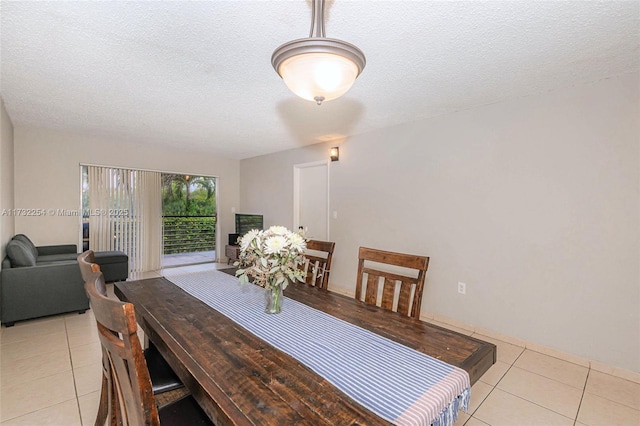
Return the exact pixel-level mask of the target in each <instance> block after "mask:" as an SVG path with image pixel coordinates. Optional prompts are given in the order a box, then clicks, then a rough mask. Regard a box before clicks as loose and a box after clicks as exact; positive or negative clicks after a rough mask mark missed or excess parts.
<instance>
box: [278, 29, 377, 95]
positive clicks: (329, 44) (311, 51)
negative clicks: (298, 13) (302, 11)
mask: <svg viewBox="0 0 640 426" xmlns="http://www.w3.org/2000/svg"><path fill="white" fill-rule="evenodd" d="M271 64H272V65H273V68H274V69H275V70H276V72H277V73H278V74H279V75H280V77H282V79H283V80H284V82H285V84H286V85H287V87H288V88H289V89H290V90H291V91H292V92H293V93H295V94H296V95H298V96H300V97H301V98H303V99H306V100H309V101H314V102H316V103H317V104H318V105H320V104H321V103H322V102H323V101H330V100H332V99H336V98H338V97H340V96H342V95H344V94H345V93H346V92H347V91H348V90H349V89H350V88H351V86H352V85H353V83H354V82H355V80H356V78H357V77H358V75H360V73H361V72H362V70H363V69H364V66H365V64H366V59H365V57H364V54H363V53H362V51H361V50H360V49H358V48H357V47H355V46H354V45H352V44H349V43H347V42H344V41H342V40H336V39H328V38H321V37H310V38H305V39H299V40H293V41H290V42H288V43H285V44H283V45H282V46H280V47H278V48H277V49H276V50H275V52H273V55H272V56H271Z"/></svg>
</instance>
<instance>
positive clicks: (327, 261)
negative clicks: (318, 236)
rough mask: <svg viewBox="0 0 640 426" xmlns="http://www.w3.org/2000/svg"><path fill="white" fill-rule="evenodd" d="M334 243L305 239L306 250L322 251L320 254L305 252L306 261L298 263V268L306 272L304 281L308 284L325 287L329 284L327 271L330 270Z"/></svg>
mask: <svg viewBox="0 0 640 426" xmlns="http://www.w3.org/2000/svg"><path fill="white" fill-rule="evenodd" d="M335 246H336V243H334V242H331V241H318V240H309V241H307V250H313V251H315V252H324V257H322V255H321V254H318V255H316V254H311V253H309V254H305V257H306V258H307V262H305V263H304V264H301V265H300V268H301V269H303V270H304V271H306V272H307V277H306V278H305V282H306V283H307V284H309V285H312V286H315V287H319V288H322V289H326V288H327V286H328V285H329V272H330V271H331V261H332V258H333V250H334V249H335Z"/></svg>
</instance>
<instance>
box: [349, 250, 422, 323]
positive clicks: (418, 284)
mask: <svg viewBox="0 0 640 426" xmlns="http://www.w3.org/2000/svg"><path fill="white" fill-rule="evenodd" d="M358 258H359V261H358V277H357V282H356V299H358V300H363V298H362V297H363V291H364V302H365V303H368V304H371V305H378V306H381V307H382V308H384V309H388V310H390V311H394V312H400V313H402V314H404V315H407V316H410V317H413V318H420V307H421V306H422V291H423V289H424V280H425V277H426V275H427V268H429V258H428V257H425V256H416V255H412V254H404V253H394V252H390V251H384V250H376V249H372V248H367V247H360V251H359V255H358ZM365 262H366V264H365ZM371 263H375V264H385V265H393V266H396V267H401V268H406V269H413V270H414V271H413V273H412V275H417V276H409V275H407V276H405V275H401V273H405V272H404V271H405V270H406V269H402V270H401V272H397V273H396V272H385V271H381V270H379V269H374V268H373V267H370V265H371ZM376 268H377V267H376ZM386 269H390V268H386ZM398 269H399V268H398ZM409 272H411V271H407V273H409ZM416 272H417V274H416ZM365 275H366V281H365V280H364V277H365ZM381 281H382V282H383V288H382V297H381V300H380V301H378V288H379V284H380V282H381ZM364 282H366V286H365V287H364V289H363V283H364ZM398 286H399V290H398V291H396V290H397V287H398ZM396 293H397V297H396Z"/></svg>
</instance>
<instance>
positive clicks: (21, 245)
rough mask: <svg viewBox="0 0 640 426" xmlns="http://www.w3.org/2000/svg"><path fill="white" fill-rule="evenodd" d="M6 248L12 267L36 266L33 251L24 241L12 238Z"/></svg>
mask: <svg viewBox="0 0 640 426" xmlns="http://www.w3.org/2000/svg"><path fill="white" fill-rule="evenodd" d="M6 250H7V256H8V257H9V260H10V261H11V266H12V267H20V266H34V265H35V264H36V257H35V256H34V255H33V251H31V248H30V247H29V246H28V245H27V244H25V242H24V241H21V240H15V239H14V240H11V241H9V243H8V244H7V248H6Z"/></svg>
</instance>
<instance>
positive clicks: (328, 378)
mask: <svg viewBox="0 0 640 426" xmlns="http://www.w3.org/2000/svg"><path fill="white" fill-rule="evenodd" d="M225 272H226V273H225ZM190 280H192V281H193V280H196V281H197V282H198V284H199V287H198V288H199V290H198V291H200V292H204V294H206V297H201V296H199V294H198V293H197V292H195V293H194V292H193V291H190V287H189V286H188V285H186V284H184V285H183V284H181V283H187V284H189V283H190ZM231 281H234V282H231ZM223 283H224V285H223ZM234 286H237V289H236V287H234ZM247 286H251V287H255V288H257V289H259V290H263V289H262V288H259V287H257V286H255V285H253V284H241V283H239V282H238V280H237V278H235V277H234V276H233V269H229V270H226V271H201V272H194V273H190V274H189V273H187V274H181V273H176V274H165V276H164V277H156V278H148V279H141V280H132V281H123V282H117V283H115V285H114V292H115V295H116V296H117V297H118V298H119V299H120V300H122V301H125V302H129V303H132V304H133V305H134V307H135V312H136V319H137V321H138V324H139V326H140V327H141V328H142V330H143V331H144V332H145V334H146V336H147V337H148V338H149V340H150V341H151V342H152V343H153V344H154V345H155V346H156V347H157V349H158V350H159V351H160V353H161V354H162V355H163V357H164V358H165V359H166V360H167V362H168V363H169V365H170V366H171V367H172V368H173V370H174V371H175V372H176V374H177V375H178V376H179V377H180V379H181V380H182V381H183V383H184V384H185V386H186V388H187V389H188V391H189V392H190V393H191V395H192V396H193V397H194V398H195V399H196V400H197V401H198V403H199V404H200V406H201V407H202V408H203V410H204V411H205V412H206V413H207V415H208V416H209V417H210V418H211V420H212V421H213V422H214V423H215V424H216V425H256V426H257V425H274V426H275V425H278V426H281V425H339V426H342V425H388V424H411V422H408V423H404V421H395V420H393V419H390V418H388V416H385V415H381V414H380V413H379V412H376V411H375V410H372V409H371V408H370V407H369V406H368V405H367V403H366V401H365V402H364V403H363V401H362V400H358V398H356V397H354V396H353V394H352V393H350V391H349V389H347V390H345V389H344V388H340V387H339V386H337V385H336V383H337V382H339V381H340V380H339V378H338V379H336V377H335V375H331V374H328V375H326V374H320V373H319V372H322V371H330V372H333V367H331V366H329V367H328V366H327V364H328V362H329V361H327V358H322V357H320V355H318V357H316V356H315V355H316V354H315V352H313V351H309V353H307V354H306V356H307V358H304V356H305V353H304V352H303V353H302V355H303V356H302V357H300V356H298V355H296V354H295V350H294V351H286V350H283V349H282V347H280V346H279V344H278V343H274V342H273V341H272V340H269V339H268V338H266V337H264V336H261V335H259V333H257V332H256V331H255V330H253V329H252V327H251V325H252V324H251V323H243V322H242V321H239V320H238V318H242V317H244V316H247V315H246V312H252V315H255V317H254V316H252V315H249V316H250V317H251V318H254V319H255V318H259V319H258V320H255V322H260V321H262V319H260V318H262V317H260V315H263V316H268V315H272V316H273V315H282V314H266V313H264V310H263V309H264V306H262V307H260V306H258V305H256V306H253V307H251V306H249V307H246V306H245V307H243V309H245V311H238V312H236V311H237V310H238V309H237V307H236V306H235V305H234V304H233V303H230V302H228V301H226V299H224V298H222V297H221V296H222V295H226V294H227V293H229V292H231V291H230V290H229V289H233V291H236V292H237V293H238V295H239V296H238V297H244V295H243V294H244V293H247ZM252 291H254V290H252ZM284 295H285V299H284V301H283V308H282V309H283V313H284V312H287V308H289V310H290V311H293V310H294V307H295V309H297V310H300V309H303V310H304V309H306V310H307V311H302V312H307V314H303V315H302V316H305V317H306V316H309V318H321V319H322V320H324V319H326V320H328V321H333V322H329V323H327V324H332V325H320V324H319V323H318V328H323V330H322V331H323V333H325V335H326V336H329V338H328V340H329V341H330V340H334V339H335V340H336V341H337V340H339V336H338V333H340V331H339V330H343V328H344V327H351V328H353V329H355V330H357V332H358V333H361V334H362V333H364V334H368V335H370V336H373V337H375V338H378V339H380V340H383V341H384V342H388V344H390V345H396V346H398V347H400V350H404V351H409V352H410V353H411V354H417V355H420V356H422V357H424V358H428V359H429V360H430V362H431V361H433V362H438V363H440V364H442V365H445V366H448V367H451V368H452V369H454V370H456V371H462V372H463V374H465V375H466V374H468V381H469V383H468V385H469V386H470V385H472V384H474V383H475V382H476V381H477V380H478V379H479V378H480V377H481V376H482V375H483V374H484V373H485V372H486V371H487V370H488V369H489V368H490V367H491V366H492V365H493V364H494V363H495V362H496V355H497V352H496V346H495V345H494V344H492V343H489V342H485V341H483V340H480V339H477V338H474V337H471V336H468V335H465V334H462V333H458V332H456V331H453V330H449V329H447V328H443V327H440V326H438V325H435V324H431V323H429V322H425V321H422V320H419V319H415V318H410V317H407V316H404V315H401V314H399V313H396V312H392V311H389V310H386V309H382V308H380V307H378V306H375V305H370V304H366V303H364V302H361V301H358V300H356V299H354V298H352V297H348V296H346V295H343V294H339V293H336V292H332V291H327V290H323V289H319V288H316V287H312V286H309V285H306V284H304V283H295V284H290V285H289V286H288V287H287V288H286V290H285V292H284ZM207 300H213V301H218V303H219V305H215V304H212V303H210V302H207ZM242 303H244V304H249V303H246V302H242ZM294 305H295V306H294ZM212 306H216V308H214V307H212ZM261 308H262V311H261ZM246 309H250V311H246ZM254 311H255V314H253V312H254ZM223 312H224V313H223ZM243 312H244V313H243ZM235 314H237V315H239V317H238V318H236V317H234V315H235ZM314 315H315V316H314ZM283 318H287V317H285V316H282V317H280V318H279V319H280V321H281V322H282V321H283ZM254 319H251V322H253V321H254ZM286 321H287V322H286V324H285V329H287V330H292V332H293V331H295V330H296V328H297V327H298V326H300V327H302V325H299V324H302V323H303V322H304V321H302V320H300V321H298V320H297V319H295V318H293V319H287V320H286ZM313 321H316V320H315V319H314V320H313ZM334 330H335V333H336V334H335V335H332V334H331V333H332V332H334ZM298 331H299V332H300V330H298ZM300 333H301V334H299V336H301V337H296V338H294V341H293V342H292V344H293V348H294V349H295V348H297V347H298V346H300V347H302V346H301V343H302V342H303V341H306V340H311V339H307V334H309V335H310V334H312V331H308V330H306V329H305V330H304V331H302V332H300ZM285 334H288V333H285ZM295 339H297V340H295ZM299 344H300V345H299ZM328 344H329V345H330V342H329V343H328ZM329 350H333V349H331V348H329ZM330 353H334V352H330ZM335 353H336V357H338V356H342V357H343V358H342V359H344V355H340V354H338V353H337V352H335ZM318 354H319V352H318ZM412 356H413V355H412ZM358 362H359V360H358V359H355V360H347V361H340V364H344V365H352V364H354V363H356V364H357V363H358ZM349 363H351V364H349ZM323 367H325V369H324V370H323ZM416 368H417V367H416ZM349 369H352V370H355V369H357V368H352V367H349ZM384 370H386V368H384V367H383V368H382V370H381V371H384ZM416 371H418V370H416ZM409 373H410V374H414V373H412V370H409ZM415 375H419V373H417V372H416V373H415ZM391 377H393V376H391ZM399 380H400V379H398V383H390V384H389V386H390V387H389V389H396V390H394V391H390V392H389V394H388V397H389V400H393V398H394V397H395V393H403V392H402V389H403V388H404V387H405V385H403V384H402V383H401V382H400V381H399ZM388 381H391V382H395V379H394V378H392V379H391V380H388ZM384 386H386V384H385V385H384ZM467 392H468V390H467ZM386 396H387V395H384V394H383V397H384V398H383V399H386ZM466 397H467V403H468V393H467V395H466ZM457 410H458V405H456V406H455V410H454V411H455V413H456V414H457ZM450 411H451V410H450ZM450 415H451V414H450ZM454 416H455V414H454ZM452 418H453V419H454V420H455V417H452ZM449 420H451V418H450V419H449ZM415 424H420V423H415ZM426 424H444V423H439V422H438V421H435V422H427V423H426Z"/></svg>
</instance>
